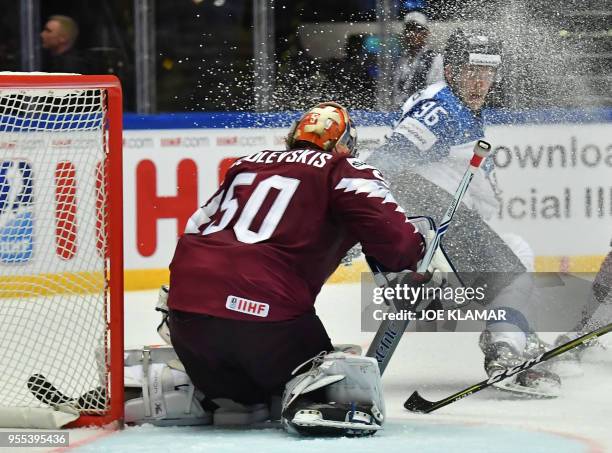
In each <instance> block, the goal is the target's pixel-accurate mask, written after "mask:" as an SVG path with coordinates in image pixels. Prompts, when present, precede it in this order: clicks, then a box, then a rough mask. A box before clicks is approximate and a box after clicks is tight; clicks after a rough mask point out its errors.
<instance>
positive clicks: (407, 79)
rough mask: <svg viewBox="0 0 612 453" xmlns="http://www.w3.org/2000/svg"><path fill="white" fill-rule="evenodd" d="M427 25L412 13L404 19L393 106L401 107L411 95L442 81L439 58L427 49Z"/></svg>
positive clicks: (394, 81) (421, 17) (419, 16)
mask: <svg viewBox="0 0 612 453" xmlns="http://www.w3.org/2000/svg"><path fill="white" fill-rule="evenodd" d="M428 38H429V25H428V23H427V17H426V16H425V14H423V13H421V12H419V11H412V12H409V13H407V14H406V15H405V16H404V33H403V40H402V44H403V48H404V52H403V55H402V56H401V57H400V59H399V60H398V66H397V69H396V71H395V73H394V74H395V76H394V80H393V104H394V105H395V106H396V107H401V106H402V105H403V104H404V102H405V101H406V99H408V98H409V97H410V96H411V95H412V94H413V93H415V92H417V91H419V90H421V89H423V88H425V87H426V86H428V85H430V84H432V83H434V82H439V81H441V80H444V76H443V70H442V56H441V55H439V54H437V53H435V52H434V51H433V50H432V49H430V48H429V46H428V42H427V41H428Z"/></svg>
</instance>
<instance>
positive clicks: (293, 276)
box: [170, 149, 423, 321]
mask: <svg viewBox="0 0 612 453" xmlns="http://www.w3.org/2000/svg"><path fill="white" fill-rule="evenodd" d="M281 175H282V176H281ZM305 216H307V217H308V221H305V219H304V217H305ZM382 217H384V218H389V219H390V222H389V224H388V228H384V230H385V231H382V229H381V227H380V226H379V223H380V219H381V218H382ZM339 225H340V226H339ZM341 225H346V226H345V227H343V226H341ZM377 225H378V226H377ZM374 228H376V231H379V232H380V234H381V235H385V236H390V237H393V239H388V238H385V240H382V239H381V238H380V237H379V238H377V240H372V242H371V243H368V241H367V240H363V239H362V240H361V242H362V246H363V248H364V250H365V251H368V252H370V253H371V254H373V255H376V256H381V257H383V258H384V259H385V261H386V263H385V264H386V265H387V267H389V268H395V269H398V270H401V269H406V268H411V267H413V266H414V263H416V262H417V261H418V259H419V257H420V253H421V252H422V249H423V246H422V236H421V235H420V234H419V233H418V232H416V231H415V229H414V227H413V226H412V225H411V224H410V223H409V222H407V220H406V216H405V214H404V211H403V209H402V208H400V207H399V206H398V204H397V202H396V200H395V198H394V197H393V195H392V194H391V192H390V191H389V187H388V185H387V183H386V182H385V180H384V179H383V177H382V176H381V174H380V172H379V171H378V170H377V169H376V168H375V167H373V166H371V165H368V164H366V163H364V162H362V161H360V160H358V159H356V158H354V157H348V156H345V155H337V154H331V153H327V152H322V151H317V150H313V149H295V150H289V151H261V152H258V153H256V154H253V155H250V156H247V157H244V158H241V159H239V160H237V161H236V162H235V163H234V165H232V167H230V169H229V170H228V173H227V175H226V178H225V181H224V183H223V184H222V185H221V187H220V188H219V189H218V191H217V192H216V193H215V194H214V195H213V196H212V198H211V199H210V200H209V201H208V202H207V203H206V204H205V205H204V206H202V207H201V208H200V209H199V210H198V211H197V212H196V213H195V214H194V215H193V216H192V217H191V218H190V219H189V221H188V223H187V227H186V229H185V234H184V235H183V236H182V237H181V239H180V240H179V244H178V246H177V249H176V252H175V255H174V258H173V261H172V263H171V265H170V269H171V275H172V277H171V279H172V280H171V287H172V288H173V289H174V292H172V291H171V295H170V306H171V307H172V308H175V309H180V310H185V311H188V312H195V313H204V314H209V315H212V316H219V317H223V318H230V319H239V320H261V321H279V320H286V319H293V318H295V317H297V316H299V315H301V314H304V313H306V312H309V311H312V310H313V305H314V301H315V298H316V296H317V294H318V293H319V291H320V289H321V286H322V285H323V283H324V282H325V281H326V280H327V279H328V278H329V276H330V275H331V274H332V273H333V272H334V270H335V269H336V267H337V266H338V265H339V264H340V261H341V259H342V257H344V255H345V254H346V252H347V251H348V250H349V249H350V248H351V247H352V246H353V245H355V244H356V243H357V242H358V240H359V239H358V238H363V237H372V234H371V232H372V231H373V229H374ZM366 232H367V233H366ZM213 233H215V234H213ZM230 245H231V246H230ZM203 248H206V253H203V252H202V249H203ZM177 271H178V272H177ZM228 274H229V276H230V277H231V278H228ZM198 275H199V276H202V275H204V276H207V278H205V279H202V278H197V277H196V276H198ZM215 276H218V277H219V278H215ZM222 277H223V278H222ZM217 282H218V283H217ZM202 294H206V300H207V302H206V304H201V303H199V301H200V299H201V295H202Z"/></svg>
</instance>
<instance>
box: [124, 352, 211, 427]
mask: <svg viewBox="0 0 612 453" xmlns="http://www.w3.org/2000/svg"><path fill="white" fill-rule="evenodd" d="M125 362H126V367H125V368H124V375H125V379H124V381H125V382H124V385H125V387H126V388H128V389H131V390H132V392H131V393H132V394H134V393H135V394H136V395H138V396H137V397H135V398H131V399H128V400H126V402H125V421H126V423H134V424H143V423H151V424H154V425H158V426H170V425H208V424H211V423H212V421H213V419H212V413H210V412H206V411H205V410H204V409H203V408H202V405H201V404H200V399H201V398H203V395H201V394H200V393H199V392H198V391H197V390H196V389H195V387H194V386H193V384H192V383H191V381H190V379H189V377H188V376H187V374H186V373H185V372H184V370H181V367H180V366H177V364H176V362H178V360H177V359H176V354H175V353H174V350H173V349H172V348H153V349H148V348H146V347H145V348H144V349H142V350H131V351H127V352H126V360H125ZM179 363H180V362H179ZM138 390H139V392H134V391H138Z"/></svg>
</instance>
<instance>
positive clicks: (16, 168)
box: [0, 160, 34, 263]
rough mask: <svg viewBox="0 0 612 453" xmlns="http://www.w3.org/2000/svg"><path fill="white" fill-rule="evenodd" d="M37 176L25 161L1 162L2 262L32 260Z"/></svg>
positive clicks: (0, 218) (0, 255)
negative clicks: (34, 178) (34, 175)
mask: <svg viewBox="0 0 612 453" xmlns="http://www.w3.org/2000/svg"><path fill="white" fill-rule="evenodd" d="M33 187H34V181H33V174H32V167H31V165H30V164H29V163H28V162H26V161H23V160H5V161H0V262H3V263H23V262H25V261H29V260H30V259H31V258H32V245H33V242H34V240H33V217H34V206H33V192H34V191H33Z"/></svg>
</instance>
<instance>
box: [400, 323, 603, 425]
mask: <svg viewBox="0 0 612 453" xmlns="http://www.w3.org/2000/svg"><path fill="white" fill-rule="evenodd" d="M610 331H612V324H607V325H605V326H603V327H600V328H599V329H597V330H594V331H593V332H590V333H587V334H584V335H582V336H581V337H578V338H576V339H574V340H572V341H568V342H567V343H564V344H562V345H560V346H557V347H556V348H554V349H551V350H550V351H548V352H545V353H544V354H541V355H539V356H537V357H534V358H533V359H529V360H526V361H525V362H523V363H521V364H520V365H517V366H515V367H514V368H509V369H507V370H502V371H499V372H497V373H495V374H493V375H492V376H491V377H490V378H489V379H486V380H484V381H481V382H479V383H478V384H474V385H472V386H470V387H468V388H466V389H464V390H461V391H460V392H457V393H455V394H453V395H450V396H448V397H446V398H443V399H441V400H439V401H428V400H426V399H425V398H423V397H422V396H421V395H419V394H418V392H414V393H413V394H412V395H410V398H408V399H407V400H406V401H405V402H404V407H405V408H406V409H408V410H409V411H411V412H423V413H426V414H428V413H430V412H433V411H435V410H438V409H440V408H441V407H444V406H447V405H449V404H451V403H454V402H455V401H459V400H460V399H463V398H465V397H467V396H470V395H472V394H473V393H476V392H479V391H481V390H483V389H485V388H487V387H489V386H491V385H493V384H496V383H498V382H500V381H503V380H504V379H506V378H509V377H511V376H514V375H515V374H518V373H520V372H521V371H525V370H528V369H529V368H531V367H534V366H535V365H537V364H538V363H542V362H545V361H546V360H549V359H552V358H553V357H557V356H559V355H561V354H563V353H564V352H567V351H569V350H571V349H574V348H576V347H578V346H580V345H582V344H585V343H587V342H589V341H591V340H592V339H594V338H597V337H601V336H602V335H605V334H607V333H609V332H610Z"/></svg>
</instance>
